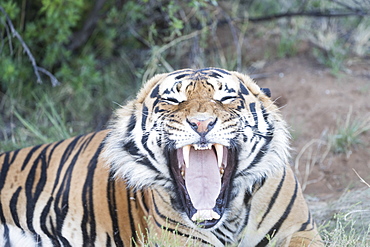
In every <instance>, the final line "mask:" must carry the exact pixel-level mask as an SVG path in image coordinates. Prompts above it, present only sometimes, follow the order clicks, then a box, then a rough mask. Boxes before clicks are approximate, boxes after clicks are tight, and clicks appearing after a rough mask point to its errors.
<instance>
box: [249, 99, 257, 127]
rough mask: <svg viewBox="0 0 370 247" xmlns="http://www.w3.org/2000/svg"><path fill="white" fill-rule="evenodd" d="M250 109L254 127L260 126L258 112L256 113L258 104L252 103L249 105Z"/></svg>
mask: <svg viewBox="0 0 370 247" xmlns="http://www.w3.org/2000/svg"><path fill="white" fill-rule="evenodd" d="M249 109H250V111H251V113H252V115H253V119H254V126H256V127H257V126H258V116H257V112H256V103H255V102H252V103H250V104H249Z"/></svg>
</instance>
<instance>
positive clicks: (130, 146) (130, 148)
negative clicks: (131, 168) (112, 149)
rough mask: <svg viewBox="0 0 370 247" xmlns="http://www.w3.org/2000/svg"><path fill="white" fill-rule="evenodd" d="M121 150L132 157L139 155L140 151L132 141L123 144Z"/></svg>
mask: <svg viewBox="0 0 370 247" xmlns="http://www.w3.org/2000/svg"><path fill="white" fill-rule="evenodd" d="M123 150H125V151H127V152H128V153H129V154H131V155H132V156H138V155H140V150H139V148H138V147H137V146H136V144H135V141H134V140H132V139H131V140H129V141H127V142H125V143H124V144H123Z"/></svg>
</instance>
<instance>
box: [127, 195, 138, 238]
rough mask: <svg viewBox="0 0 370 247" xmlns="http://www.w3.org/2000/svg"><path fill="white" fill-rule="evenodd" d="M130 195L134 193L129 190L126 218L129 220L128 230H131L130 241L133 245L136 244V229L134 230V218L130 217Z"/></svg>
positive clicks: (131, 214)
mask: <svg viewBox="0 0 370 247" xmlns="http://www.w3.org/2000/svg"><path fill="white" fill-rule="evenodd" d="M131 193H133V194H134V193H135V192H132V191H131V190H127V207H128V216H129V220H130V228H131V232H132V236H131V238H132V241H133V242H134V243H137V234H136V229H135V223H134V218H133V217H132V216H133V212H132V209H131V199H130V198H131V197H133V195H132V194H131Z"/></svg>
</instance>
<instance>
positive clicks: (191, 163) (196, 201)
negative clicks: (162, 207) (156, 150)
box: [170, 144, 236, 228]
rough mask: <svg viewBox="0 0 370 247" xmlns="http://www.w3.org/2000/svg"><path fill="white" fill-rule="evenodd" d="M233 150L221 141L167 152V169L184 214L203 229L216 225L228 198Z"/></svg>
mask: <svg viewBox="0 0 370 247" xmlns="http://www.w3.org/2000/svg"><path fill="white" fill-rule="evenodd" d="M235 157H236V155H235V152H233V151H231V149H227V148H226V147H225V146H222V145H221V144H209V145H203V146H200V145H197V144H194V145H187V146H184V147H182V148H180V149H177V150H175V151H173V152H171V154H170V162H171V169H172V172H173V173H174V177H175V180H176V183H177V187H178V190H179V196H180V198H181V201H182V204H183V207H184V208H185V211H186V213H187V215H188V217H189V218H190V219H191V220H192V221H193V222H195V223H197V224H199V225H201V226H202V227H205V228H210V227H212V226H214V225H216V224H217V222H218V221H219V220H220V218H221V217H222V215H223V213H224V212H225V208H226V206H227V203H228V199H229V193H228V192H229V190H230V184H231V177H232V175H233V171H234V167H235V163H236V162H235V160H236V159H235Z"/></svg>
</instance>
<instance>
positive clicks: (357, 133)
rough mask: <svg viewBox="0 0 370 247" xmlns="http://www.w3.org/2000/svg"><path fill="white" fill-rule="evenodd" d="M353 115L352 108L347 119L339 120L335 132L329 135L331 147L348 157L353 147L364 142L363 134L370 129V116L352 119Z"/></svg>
mask: <svg viewBox="0 0 370 247" xmlns="http://www.w3.org/2000/svg"><path fill="white" fill-rule="evenodd" d="M351 115H352V108H351V109H350V111H349V112H348V114H347V117H346V119H345V121H344V122H343V121H339V122H338V124H337V129H336V130H335V132H334V133H333V134H332V135H329V136H328V139H329V144H330V146H331V149H332V150H333V151H334V152H335V153H344V154H346V155H347V157H348V156H349V155H350V154H351V153H352V149H353V148H355V147H356V146H357V145H359V144H361V143H362V141H361V136H362V134H364V133H365V132H367V131H368V130H370V117H367V118H359V117H358V118H354V119H352V118H351V117H352V116H351Z"/></svg>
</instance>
